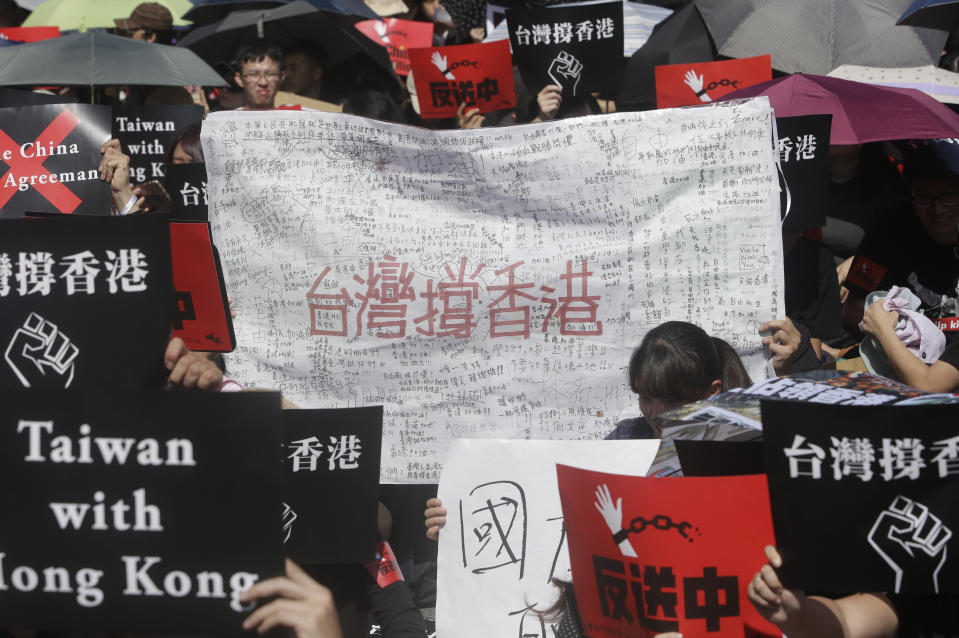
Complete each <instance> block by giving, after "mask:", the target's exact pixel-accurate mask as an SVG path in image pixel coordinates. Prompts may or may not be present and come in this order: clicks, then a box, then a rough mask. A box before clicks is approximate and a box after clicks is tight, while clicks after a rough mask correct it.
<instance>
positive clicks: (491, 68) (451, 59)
mask: <svg viewBox="0 0 959 638" xmlns="http://www.w3.org/2000/svg"><path fill="white" fill-rule="evenodd" d="M410 66H411V67H412V71H413V80H414V81H415V82H416V97H417V100H419V105H420V116H421V117H423V118H427V119H428V118H440V117H456V109H457V108H459V105H460V104H462V103H466V104H468V105H469V106H475V107H477V108H479V110H480V112H481V113H488V112H489V111H496V110H498V109H507V108H512V107H513V106H516V90H515V89H514V88H513V59H512V56H510V52H509V42H508V41H507V40H499V41H497V42H484V43H482V44H461V45H458V46H450V47H430V48H428V49H411V50H410Z"/></svg>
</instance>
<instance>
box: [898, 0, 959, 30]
mask: <svg viewBox="0 0 959 638" xmlns="http://www.w3.org/2000/svg"><path fill="white" fill-rule="evenodd" d="M896 24H901V25H904V26H908V27H926V28H928V29H939V30H940V31H952V30H953V29H954V28H955V27H956V25H957V24H959V0H915V2H913V3H912V4H911V5H909V8H908V9H906V11H905V13H903V14H902V15H901V16H900V17H899V21H898V22H896Z"/></svg>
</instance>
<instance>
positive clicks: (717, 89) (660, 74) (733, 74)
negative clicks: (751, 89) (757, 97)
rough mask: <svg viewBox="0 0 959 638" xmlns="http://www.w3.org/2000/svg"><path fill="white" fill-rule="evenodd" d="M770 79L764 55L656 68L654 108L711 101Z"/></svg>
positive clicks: (769, 61)
mask: <svg viewBox="0 0 959 638" xmlns="http://www.w3.org/2000/svg"><path fill="white" fill-rule="evenodd" d="M772 78H773V68H772V62H771V59H770V57H769V56H768V55H759V56H756V57H754V58H742V59H740V60H723V61H721V62H692V63H689V64H668V65H663V66H657V67H656V106H657V107H658V108H661V109H667V108H671V107H674V106H688V105H690V104H702V103H703V102H712V101H713V100H715V99H717V98H720V97H722V96H724V95H726V94H727V93H732V92H733V91H738V90H739V89H744V88H746V87H747V86H752V85H753V84H759V83H760V82H765V81H766V80H771V79H772Z"/></svg>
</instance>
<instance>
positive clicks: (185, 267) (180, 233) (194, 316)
mask: <svg viewBox="0 0 959 638" xmlns="http://www.w3.org/2000/svg"><path fill="white" fill-rule="evenodd" d="M170 254H171V256H172V258H173V287H174V288H175V289H176V292H175V296H176V305H177V307H176V311H175V312H174V313H173V315H174V316H173V336H174V337H180V338H181V339H183V341H184V342H185V343H186V345H187V346H189V348H190V349H191V350H210V351H215V352H230V351H232V350H233V348H234V346H235V339H234V337H233V324H232V321H231V320H230V315H229V312H230V309H229V305H228V303H227V300H226V299H225V296H224V292H223V291H224V290H225V288H224V286H223V281H222V280H223V277H222V275H221V274H220V272H219V269H218V268H217V263H216V258H215V256H214V254H213V244H212V242H211V239H210V225H209V224H208V223H206V222H170Z"/></svg>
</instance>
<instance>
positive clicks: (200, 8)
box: [183, 0, 283, 27]
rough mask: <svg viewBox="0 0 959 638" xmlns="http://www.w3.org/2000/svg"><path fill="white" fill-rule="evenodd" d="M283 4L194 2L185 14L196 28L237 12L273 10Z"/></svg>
mask: <svg viewBox="0 0 959 638" xmlns="http://www.w3.org/2000/svg"><path fill="white" fill-rule="evenodd" d="M282 4H283V0H193V8H192V9H190V10H189V11H187V12H186V13H184V14H183V19H184V20H189V21H190V22H192V23H193V26H194V27H201V26H203V25H205V24H210V23H211V22H216V21H217V20H222V19H223V18H225V17H226V16H227V15H229V14H231V13H233V12H235V11H256V10H259V9H272V8H274V7H278V6H280V5H282Z"/></svg>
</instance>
